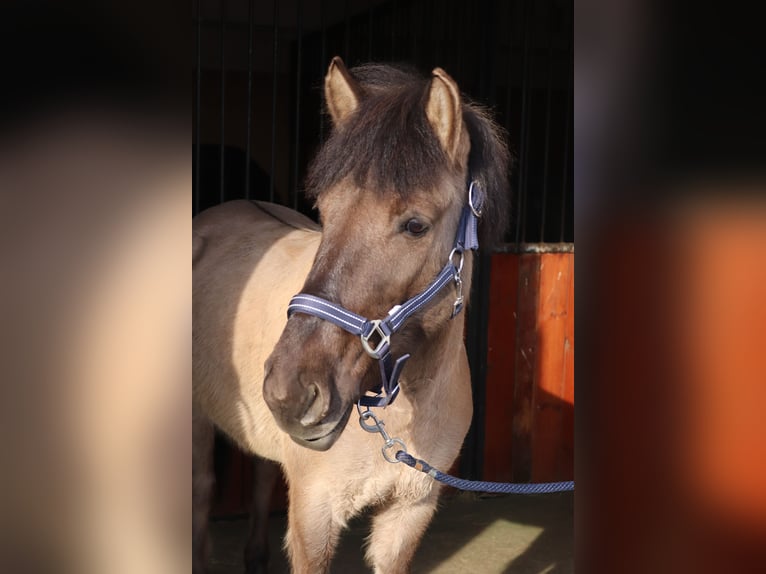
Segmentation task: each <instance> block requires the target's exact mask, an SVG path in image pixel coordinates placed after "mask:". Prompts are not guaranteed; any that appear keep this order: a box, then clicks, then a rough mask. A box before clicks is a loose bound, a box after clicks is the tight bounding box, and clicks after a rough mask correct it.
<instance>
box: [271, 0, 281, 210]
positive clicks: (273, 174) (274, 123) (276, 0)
mask: <svg viewBox="0 0 766 574" xmlns="http://www.w3.org/2000/svg"><path fill="white" fill-rule="evenodd" d="M272 34H273V37H274V43H273V50H272V52H273V54H272V55H273V59H272V68H271V173H270V174H269V201H272V202H273V201H274V180H276V179H277V174H276V167H277V84H278V78H279V76H278V75H277V64H278V58H279V0H274V24H273V27H272Z"/></svg>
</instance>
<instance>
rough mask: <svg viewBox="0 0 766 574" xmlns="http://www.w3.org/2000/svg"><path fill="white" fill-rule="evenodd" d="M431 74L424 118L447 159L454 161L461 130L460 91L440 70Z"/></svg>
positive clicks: (435, 70) (436, 69) (447, 75)
mask: <svg viewBox="0 0 766 574" xmlns="http://www.w3.org/2000/svg"><path fill="white" fill-rule="evenodd" d="M432 74H433V78H431V87H430V88H429V93H428V103H427V104H426V116H427V117H428V121H429V122H430V123H431V126H432V127H433V129H434V132H435V133H436V137H438V138H439V143H441V144H442V147H443V148H444V151H445V152H446V153H447V157H449V158H450V159H451V160H453V161H456V160H457V159H458V158H457V155H458V150H459V144H460V133H461V130H462V129H463V115H462V113H461V109H462V107H461V103H460V91H459V90H458V87H457V84H456V83H455V80H453V79H452V78H450V77H449V74H447V72H445V71H444V70H442V69H441V68H435V69H434V71H433V72H432Z"/></svg>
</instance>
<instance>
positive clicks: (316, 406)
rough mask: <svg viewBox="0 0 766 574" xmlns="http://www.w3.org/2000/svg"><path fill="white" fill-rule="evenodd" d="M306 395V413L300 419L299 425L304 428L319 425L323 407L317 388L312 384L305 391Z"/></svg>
mask: <svg viewBox="0 0 766 574" xmlns="http://www.w3.org/2000/svg"><path fill="white" fill-rule="evenodd" d="M306 393H307V395H308V397H307V399H306V411H305V412H304V413H303V416H302V417H301V424H302V425H303V426H305V427H308V426H312V425H315V424H317V423H319V422H320V421H321V420H322V418H323V417H324V414H325V413H324V405H323V404H322V400H321V395H320V393H319V387H317V385H315V384H314V383H312V384H310V385H309V386H308V388H307V389H306Z"/></svg>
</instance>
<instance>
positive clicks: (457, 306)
mask: <svg viewBox="0 0 766 574" xmlns="http://www.w3.org/2000/svg"><path fill="white" fill-rule="evenodd" d="M455 290H456V291H457V297H456V298H455V302H454V303H453V304H452V317H453V318H454V317H456V316H457V315H458V313H460V311H461V310H462V309H463V280H462V279H461V278H460V275H455Z"/></svg>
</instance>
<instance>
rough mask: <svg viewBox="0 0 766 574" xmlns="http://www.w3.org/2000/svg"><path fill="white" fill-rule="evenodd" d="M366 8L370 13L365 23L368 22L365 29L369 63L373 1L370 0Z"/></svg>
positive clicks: (370, 58) (370, 56) (370, 57)
mask: <svg viewBox="0 0 766 574" xmlns="http://www.w3.org/2000/svg"><path fill="white" fill-rule="evenodd" d="M367 6H368V10H369V12H370V13H369V17H368V19H367V22H368V24H367V28H368V30H367V61H368V62H371V61H372V26H373V18H372V14H373V10H374V9H375V3H374V0H370V1H369V2H368V3H367Z"/></svg>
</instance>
